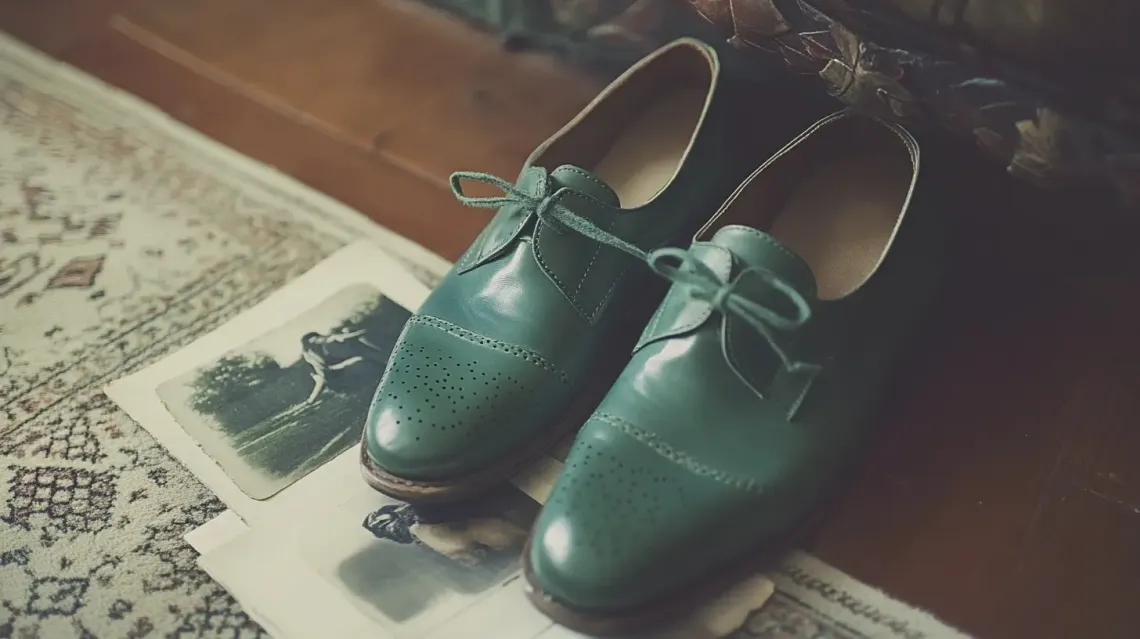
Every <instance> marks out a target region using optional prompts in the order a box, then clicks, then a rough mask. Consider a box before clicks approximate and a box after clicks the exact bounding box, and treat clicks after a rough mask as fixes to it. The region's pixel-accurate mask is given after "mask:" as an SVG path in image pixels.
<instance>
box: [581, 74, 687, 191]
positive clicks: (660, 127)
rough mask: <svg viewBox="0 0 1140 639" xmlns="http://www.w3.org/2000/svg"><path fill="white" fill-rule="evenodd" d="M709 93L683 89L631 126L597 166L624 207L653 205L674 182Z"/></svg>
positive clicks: (602, 177) (675, 92)
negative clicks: (650, 202) (652, 202)
mask: <svg viewBox="0 0 1140 639" xmlns="http://www.w3.org/2000/svg"><path fill="white" fill-rule="evenodd" d="M706 95H707V92H706V91H703V90H701V89H692V88H690V89H680V90H677V91H674V92H673V93H670V94H669V95H666V96H663V97H662V98H661V101H660V102H658V103H657V104H654V105H653V106H652V107H650V108H649V110H647V111H645V113H643V114H642V115H641V117H639V118H637V119H635V120H634V121H633V122H631V123H630V125H629V128H627V129H626V130H625V131H623V132H622V133H621V134H620V135H619V136H618V138H617V139H616V140H614V143H613V146H611V147H610V149H609V151H607V152H606V154H605V156H603V157H602V159H601V161H599V162H598V164H597V166H596V167H594V174H595V175H597V176H598V177H599V178H601V179H602V181H603V182H605V183H606V184H609V185H610V188H612V189H613V190H614V192H615V193H617V196H618V200H619V201H620V202H621V205H622V208H627V209H632V208H637V207H639V206H642V205H644V204H646V203H648V202H649V201H650V200H652V199H653V198H655V197H657V194H658V193H660V192H661V191H663V190H664V189H665V187H666V186H667V185H668V184H669V182H671V181H672V180H673V176H674V175H676V173H677V169H679V168H680V167H681V160H683V159H684V157H685V151H686V150H688V148H689V141H690V140H691V139H692V137H693V131H694V129H695V128H696V124H697V122H698V121H699V120H700V117H701V111H702V110H703V109H704V106H705V97H706Z"/></svg>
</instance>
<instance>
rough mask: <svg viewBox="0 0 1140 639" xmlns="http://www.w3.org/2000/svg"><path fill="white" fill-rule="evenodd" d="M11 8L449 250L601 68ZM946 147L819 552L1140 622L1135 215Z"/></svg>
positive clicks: (440, 26) (368, 8) (985, 607)
mask: <svg viewBox="0 0 1140 639" xmlns="http://www.w3.org/2000/svg"><path fill="white" fill-rule="evenodd" d="M0 29H3V30H4V31H7V32H9V33H11V34H13V35H16V36H17V37H20V38H22V39H24V40H25V41H27V42H29V43H31V44H33V45H35V46H36V47H39V48H40V49H42V50H44V51H45V52H47V53H48V54H50V55H52V56H55V57H57V58H60V59H62V60H65V61H68V62H70V63H72V64H75V65H77V66H79V67H81V68H83V69H85V70H87V71H88V72H90V73H92V74H94V75H96V76H99V77H101V78H103V79H104V80H106V81H108V82H110V83H112V84H115V85H118V86H120V87H123V88H125V89H127V90H129V91H131V92H133V93H135V94H137V95H139V96H141V97H142V98H144V99H146V100H148V101H150V102H152V103H154V104H155V105H157V106H158V107H160V108H162V109H163V110H165V111H167V112H169V113H170V114H172V115H173V116H174V117H176V118H178V119H179V120H182V121H184V122H186V123H189V124H190V125H192V126H194V127H196V128H198V129H200V130H201V131H203V132H205V133H206V134H208V135H210V136H212V137H214V138H217V139H219V140H221V141H222V142H224V143H226V144H228V145H230V146H232V147H234V148H236V149H238V150H239V151H241V152H243V153H246V154H248V155H250V156H253V157H255V158H257V159H260V160H262V161H264V162H266V163H268V164H271V165H274V166H277V167H278V168H280V169H281V170H283V171H285V172H286V173H289V174H292V175H294V176H295V177H297V178H298V179H300V180H301V181H303V182H305V183H307V184H309V185H311V186H313V187H315V188H317V189H319V190H321V191H323V192H325V193H328V194H329V195H332V196H333V197H336V198H338V199H340V200H342V201H344V202H346V203H347V204H349V205H350V206H353V207H355V208H357V209H359V210H361V211H363V212H364V213H366V214H367V215H369V216H370V217H372V218H374V219H376V220H377V221H378V222H380V223H382V224H384V225H386V226H388V227H389V228H392V229H394V230H396V231H397V232H400V233H403V234H405V235H407V236H408V237H410V238H412V239H413V240H415V241H417V242H420V243H422V244H424V245H426V246H428V247H430V248H432V249H434V250H436V251H438V252H439V253H440V254H441V255H444V256H445V257H448V258H452V259H453V258H455V257H456V256H458V255H459V253H460V252H461V251H462V250H463V249H464V248H465V246H466V245H467V243H468V242H470V241H471V239H472V238H473V237H474V236H475V234H476V233H477V231H478V230H479V228H480V227H481V225H482V224H483V223H484V222H485V221H486V219H487V215H486V213H481V212H475V211H471V210H466V209H463V208H462V207H460V206H458V205H457V204H456V203H455V202H454V200H453V199H452V197H451V195H450V193H449V192H448V190H447V187H446V177H447V175H448V173H449V172H450V171H452V170H456V169H473V170H483V171H489V172H495V173H498V174H500V175H506V176H510V175H513V174H515V173H516V171H517V167H518V164H519V163H520V162H521V161H522V159H523V158H524V157H525V156H526V155H527V153H528V152H529V150H530V149H531V148H532V147H533V146H534V145H535V144H537V143H538V142H539V141H541V140H542V139H543V138H545V137H546V135H548V134H549V133H550V132H551V131H552V130H554V129H555V128H557V127H558V126H560V125H561V124H562V123H563V122H564V121H565V120H566V119H567V118H569V117H570V116H571V115H572V114H573V113H575V112H576V111H577V110H578V109H579V108H580V107H581V106H582V105H583V104H584V103H585V102H586V101H587V100H589V98H590V97H591V96H592V94H593V92H594V91H595V90H596V88H597V86H598V84H597V82H596V81H595V80H592V79H589V78H586V77H584V76H582V75H581V74H579V73H576V72H573V71H571V70H568V69H566V68H563V67H562V66H560V65H559V64H558V63H557V62H555V61H553V60H550V59H547V58H545V57H543V56H541V55H536V54H525V55H522V54H510V53H506V52H504V51H503V50H502V49H501V48H500V47H499V46H498V45H497V43H496V42H495V40H494V39H493V38H491V37H487V36H484V35H481V34H478V33H476V32H474V31H472V30H470V29H468V28H466V27H465V26H463V25H461V24H458V23H457V22H455V21H453V20H450V19H448V18H446V17H443V16H440V15H437V14H434V13H432V12H430V11H427V10H424V9H421V8H419V7H415V6H414V5H409V4H405V3H402V2H395V1H383V0H273V1H270V0H196V1H195V2H184V1H179V0H146V1H143V0H40V1H38V2H14V1H12V2H4V3H0ZM741 99H742V102H741V112H742V113H753V114H755V117H753V118H752V119H751V120H749V121H748V122H747V123H746V125H745V126H746V128H747V129H748V130H749V131H762V130H769V131H771V130H773V129H774V130H775V132H776V134H777V135H781V136H784V137H787V138H790V137H792V135H793V134H794V133H796V131H794V130H792V129H791V128H788V129H787V130H783V129H781V128H780V127H788V126H791V125H788V124H787V118H781V117H776V116H775V115H773V114H774V113H775V112H777V111H779V107H780V100H781V96H780V95H779V93H776V92H766V91H764V90H763V89H762V88H761V89H759V90H757V91H756V92H755V95H752V96H743V97H742V98H741ZM749 100H751V101H750V102H749ZM742 137H747V136H742ZM928 159H932V160H933V161H932V162H931V163H930V164H928V166H927V168H928V169H929V170H931V171H937V172H938V178H939V179H941V180H944V181H945V182H946V184H947V191H946V193H947V195H946V201H945V205H946V207H947V208H948V209H950V213H952V214H954V215H955V216H956V217H957V218H958V219H959V222H960V224H959V231H960V232H959V233H958V241H957V243H956V264H955V268H954V270H953V274H952V276H951V278H950V282H949V283H948V284H947V286H946V290H945V294H944V295H943V298H942V302H941V304H940V306H939V308H938V309H937V312H936V313H935V317H934V318H933V319H932V321H931V322H930V325H929V327H928V330H927V331H926V334H925V335H924V337H923V340H922V343H921V346H920V348H918V349H916V351H915V354H914V357H913V358H912V361H911V362H910V364H909V365H908V367H907V369H906V370H905V371H904V374H903V375H901V376H900V382H899V384H898V385H897V388H896V389H895V392H894V394H893V396H892V398H891V399H890V401H889V402H888V403H887V407H886V410H885V413H884V420H885V421H886V422H887V423H886V424H885V428H886V430H885V431H884V439H883V443H882V445H881V446H879V447H878V448H877V449H876V452H875V453H874V454H873V455H872V457H871V459H870V460H869V462H868V464H867V468H866V471H865V472H864V473H863V474H862V476H861V477H860V479H859V480H858V481H856V482H855V485H854V486H852V488H851V491H850V494H849V495H848V496H847V498H846V499H845V500H844V501H843V503H842V504H841V505H840V506H839V507H838V508H837V509H836V511H835V512H834V513H833V515H832V516H831V517H830V519H829V521H828V522H827V524H826V525H825V527H824V529H823V530H822V531H821V533H820V535H819V538H818V539H817V540H816V541H815V542H814V544H813V547H812V551H813V552H815V553H817V554H818V555H820V556H821V557H822V558H823V559H825V560H827V561H829V562H831V563H833V564H834V565H836V566H838V567H839V568H841V569H843V570H845V571H847V572H849V573H851V574H852V575H854V576H856V577H858V578H860V579H863V580H865V581H867V582H869V583H871V584H873V585H875V586H878V587H881V588H883V589H885V590H886V591H887V592H888V593H890V594H892V595H894V596H896V597H899V598H902V599H904V600H906V601H908V602H911V603H913V604H915V605H918V606H921V607H924V608H927V609H929V610H931V611H933V612H934V613H935V614H937V615H938V616H940V617H942V618H944V619H946V620H947V621H949V622H951V623H953V624H955V625H959V626H961V627H962V628H964V629H965V630H967V631H970V632H971V633H975V634H977V635H979V636H982V637H1009V638H1018V639H1021V638H1025V639H1044V638H1052V637H1057V638H1066V639H1068V638H1074V637H1079V638H1082V639H1085V638H1087V639H1098V638H1117V637H1119V638H1122V639H1124V638H1127V639H1131V638H1133V637H1136V636H1137V632H1138V631H1137V630H1136V628H1137V627H1138V621H1137V619H1138V617H1140V396H1138V394H1137V390H1140V302H1138V301H1137V300H1138V299H1140V287H1138V286H1137V284H1138V282H1140V265H1138V264H1137V262H1138V261H1140V255H1137V253H1136V251H1135V246H1136V243H1137V238H1140V225H1138V224H1137V223H1136V221H1135V220H1136V219H1140V215H1138V214H1134V215H1131V216H1129V215H1124V214H1122V213H1120V212H1118V211H1115V210H1113V209H1112V208H1110V207H1107V206H1105V205H1103V204H1100V203H1097V202H1096V201H1094V200H1091V199H1088V198H1081V197H1076V196H1061V195H1056V194H1042V193H1038V192H1034V191H1031V190H1029V189H1028V188H1026V187H1023V186H1021V185H1019V184H1015V183H1013V182H1011V181H1010V180H1009V179H1007V178H1006V177H1005V176H1003V175H1001V174H999V173H996V172H993V171H991V170H990V169H989V166H988V164H987V163H983V162H974V161H972V160H973V156H972V155H971V154H970V152H969V151H964V150H953V151H950V152H947V153H945V154H942V155H940V154H939V150H938V149H934V151H932V152H928Z"/></svg>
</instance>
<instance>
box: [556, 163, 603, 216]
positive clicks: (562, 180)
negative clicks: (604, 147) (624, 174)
mask: <svg viewBox="0 0 1140 639" xmlns="http://www.w3.org/2000/svg"><path fill="white" fill-rule="evenodd" d="M550 181H551V182H552V183H553V184H552V186H553V187H554V190H555V191H557V190H558V189H560V188H568V189H570V190H571V191H577V192H579V193H582V194H584V195H589V196H590V197H592V198H594V199H596V200H601V201H602V202H605V203H606V204H608V205H609V206H613V207H615V208H616V207H620V206H621V202H620V201H619V200H618V196H617V194H616V193H614V191H613V189H611V188H610V187H609V185H607V184H606V183H605V182H603V181H602V180H601V178H599V177H597V176H596V175H594V174H592V173H590V172H589V171H587V170H585V169H580V168H578V167H576V166H572V165H569V164H564V165H562V166H560V167H558V168H557V169H554V171H553V172H552V173H551V174H550Z"/></svg>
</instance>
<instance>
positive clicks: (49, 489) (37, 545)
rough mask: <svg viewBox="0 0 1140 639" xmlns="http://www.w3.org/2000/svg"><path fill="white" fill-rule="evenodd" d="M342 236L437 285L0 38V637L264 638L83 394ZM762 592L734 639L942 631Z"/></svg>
mask: <svg viewBox="0 0 1140 639" xmlns="http://www.w3.org/2000/svg"><path fill="white" fill-rule="evenodd" d="M360 237H371V238H373V239H375V240H376V241H377V242H378V243H380V244H381V245H383V246H385V247H387V248H388V249H389V250H390V251H391V252H392V253H393V254H394V255H395V256H396V257H399V258H401V259H402V261H404V262H405V263H406V264H407V265H408V266H409V268H411V269H412V270H413V273H415V274H416V276H417V277H418V278H420V279H421V280H423V281H424V282H425V283H427V284H429V285H431V284H433V283H434V282H433V279H434V278H433V276H432V273H433V272H438V269H439V268H440V265H441V264H442V260H440V259H439V258H438V257H437V256H433V255H430V254H425V253H423V252H422V249H418V247H415V246H414V245H411V244H410V243H408V242H406V241H404V240H401V239H400V238H398V237H396V236H394V235H392V234H391V233H389V232H387V231H385V230H384V229H382V228H379V227H377V226H375V225H374V224H372V223H370V222H369V221H368V220H366V219H364V218H363V217H362V216H360V215H359V214H357V213H354V212H352V211H350V210H348V209H347V208H345V207H343V206H341V205H339V204H337V203H336V202H333V201H332V200H330V199H328V198H325V197H323V196H321V195H319V194H317V193H314V192H312V191H310V190H309V189H306V188H304V187H302V186H301V185H299V184H297V183H296V182H294V181H292V180H291V179H289V178H287V177H285V176H282V175H281V174H279V173H277V172H275V171H273V170H271V169H269V168H268V167H265V166H263V165H260V164H257V163H255V162H253V161H251V160H249V159H246V158H243V157H241V156H240V155H238V154H236V153H234V152H233V151H230V150H227V149H225V148H224V147H222V146H220V145H218V144H216V143H213V142H211V141H209V140H207V139H206V138H204V137H203V136H201V135H199V134H197V133H195V132H193V131H191V130H189V129H187V128H186V127H183V126H182V125H179V124H178V123H176V122H173V121H172V120H170V119H169V118H167V117H166V116H164V115H163V114H161V113H160V112H158V111H157V110H155V109H154V108H152V107H149V106H147V105H145V104H143V103H141V102H140V101H138V100H137V99H135V98H133V97H131V96H129V95H126V94H124V93H122V92H119V91H115V90H113V89H110V88H108V87H106V86H105V85H103V84H101V83H98V82H96V81H94V80H92V79H90V78H88V77H86V76H83V75H82V74H79V73H77V72H75V71H73V70H71V69H69V68H67V67H64V66H62V65H59V64H57V63H54V62H52V61H50V60H48V59H46V58H44V57H43V56H41V55H39V54H37V53H34V52H32V51H30V50H29V49H27V48H25V47H24V46H23V45H20V44H18V43H16V42H15V41H13V40H11V39H8V38H6V37H3V36H2V35H0V638H7V637H20V638H28V639H31V638H37V639H38V638H42V639H48V638H51V639H66V638H68V637H107V638H115V639H118V638H123V637H126V638H137V637H144V636H145V637H202V636H209V637H233V638H239V637H260V636H265V632H264V631H263V630H262V629H261V628H260V627H258V625H257V624H256V623H254V622H253V621H252V620H251V619H250V618H249V617H248V616H247V615H246V614H245V613H244V612H243V611H242V610H241V607H240V606H239V605H238V604H237V603H236V602H235V601H234V600H233V599H232V598H231V597H230V596H229V595H228V594H227V593H226V591H225V590H224V589H223V588H222V587H221V586H219V585H218V584H216V583H215V582H214V581H212V580H211V579H210V578H209V577H208V576H207V575H206V574H204V573H203V572H201V571H200V570H199V569H198V567H197V566H196V563H195V560H196V555H195V553H194V551H193V550H192V549H191V548H190V547H189V546H188V545H187V544H186V543H185V542H184V541H183V539H182V536H183V534H185V533H186V532H187V531H189V530H190V529H192V528H194V527H197V526H199V525H201V524H203V523H205V522H206V521H207V520H209V519H211V518H212V517H213V516H215V515H216V514H218V513H220V512H221V511H222V510H224V506H223V505H222V504H221V503H220V502H219V501H218V500H217V499H216V498H214V497H213V495H212V494H210V492H209V491H208V490H206V489H205V488H204V487H202V486H201V484H199V483H198V482H197V480H195V479H194V477H192V476H191V475H190V474H189V473H188V472H187V471H186V470H185V469H184V468H183V467H182V466H180V465H179V464H178V463H176V462H175V461H174V460H173V459H172V458H171V457H170V456H169V455H168V454H167V453H166V452H165V450H163V449H162V448H161V447H160V445H159V444H158V443H157V442H156V441H155V440H154V439H153V438H151V437H150V435H148V434H147V433H146V432H145V431H144V430H142V429H141V428H139V427H138V426H137V425H135V424H134V423H133V422H132V421H131V420H130V419H129V418H128V417H127V416H126V415H125V414H124V413H122V412H121V411H119V410H118V408H117V407H115V406H114V405H113V404H112V403H111V402H110V401H109V400H108V399H107V398H106V396H105V395H104V394H103V392H102V390H101V388H102V386H103V385H104V384H106V383H108V382H110V381H112V380H114V379H117V378H119V377H121V376H123V375H125V374H127V373H129V372H131V371H132V370H134V369H137V368H140V367H142V366H144V365H146V364H148V363H150V362H152V361H154V360H156V359H158V358H159V357H161V356H163V355H164V354H166V353H168V352H170V351H172V350H173V349H176V348H178V347H179V346H181V345H184V344H186V343H188V342H190V341H192V340H193V339H194V338H196V337H198V336H200V335H202V334H203V333H205V332H208V331H210V330H211V329H213V328H215V327H216V326H218V325H219V324H220V323H222V322H224V321H225V320H227V319H229V318H230V317H232V316H234V315H236V314H237V313H239V312H240V311H242V310H244V309H246V308H248V307H249V306H251V305H253V304H254V303H256V302H257V301H259V300H261V299H262V298H264V297H265V296H266V295H268V294H269V293H270V292H272V291H274V290H275V289H277V288H279V287H281V286H282V285H283V284H284V283H285V282H287V281H289V280H290V279H292V278H294V277H295V276H297V275H299V274H301V273H303V272H305V271H307V270H308V269H310V268H311V267H313V266H314V265H316V264H317V263H318V262H320V261H321V260H322V259H323V258H324V257H326V256H327V255H329V254H330V253H332V252H333V251H334V250H336V249H337V248H339V247H341V246H343V245H345V244H347V243H348V242H350V241H352V240H356V239H359V238H360ZM444 268H446V267H445V266H444ZM772 579H773V581H775V582H776V585H777V588H778V592H777V594H776V595H775V596H774V597H773V598H772V599H771V600H769V602H768V604H766V606H765V607H764V608H763V609H762V610H761V611H759V612H758V613H756V614H753V615H752V616H750V617H749V619H748V622H747V623H746V624H745V627H744V628H742V629H740V630H739V631H738V632H737V633H736V634H734V635H733V636H734V637H753V638H758V639H809V638H810V639H868V638H876V639H877V638H880V637H882V638H894V637H898V638H902V637H906V638H908V639H921V638H923V637H931V638H947V637H957V636H960V635H958V634H957V633H955V632H954V631H953V630H952V629H950V628H947V627H946V626H943V625H941V624H939V623H938V622H937V621H936V620H934V619H933V618H931V617H929V616H928V615H926V614H925V613H922V612H921V611H918V610H914V609H912V608H910V607H908V606H906V605H904V604H901V603H899V602H897V601H894V600H891V599H890V598H888V597H886V596H885V595H882V594H881V593H878V592H877V591H875V590H873V589H871V588H869V587H867V586H865V585H863V584H861V583H859V582H857V581H855V580H853V579H851V578H850V577H848V576H847V575H844V574H842V573H840V572H838V571H835V570H834V569H832V568H830V567H828V566H826V565H825V564H822V563H821V562H819V561H818V560H815V559H813V558H811V557H810V556H807V555H801V554H797V555H793V556H792V557H790V558H789V561H788V562H787V563H786V564H785V565H784V566H783V567H782V568H781V569H780V570H779V571H777V572H776V573H774V574H773V575H772Z"/></svg>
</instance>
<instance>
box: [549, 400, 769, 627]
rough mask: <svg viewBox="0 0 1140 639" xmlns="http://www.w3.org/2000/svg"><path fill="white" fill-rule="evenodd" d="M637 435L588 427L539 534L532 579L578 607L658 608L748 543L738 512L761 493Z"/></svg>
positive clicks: (594, 422) (609, 426)
mask: <svg viewBox="0 0 1140 639" xmlns="http://www.w3.org/2000/svg"><path fill="white" fill-rule="evenodd" d="M630 433H631V431H629V430H622V429H621V428H618V427H615V426H614V424H613V423H612V421H600V420H598V419H597V417H595V418H593V419H591V421H590V422H589V423H587V424H586V426H585V427H583V429H582V432H581V433H580V434H579V436H578V439H577V441H576V443H575V445H574V447H573V449H572V450H571V452H570V455H569V456H568V457H567V460H566V466H565V468H564V469H563V471H562V473H561V475H560V476H559V479H558V481H557V483H556V485H555V487H554V489H553V491H552V492H551V495H550V498H549V499H548V500H547V502H546V505H545V507H544V509H543V511H542V514H541V515H540V517H539V520H538V522H537V523H536V525H535V528H534V531H533V534H532V538H531V543H530V554H529V556H528V560H529V565H530V571H531V573H530V574H531V579H532V580H533V581H534V582H535V585H536V586H537V587H538V588H540V589H541V590H542V591H543V592H544V593H545V594H546V595H548V596H550V597H552V598H553V599H555V600H557V601H559V602H561V603H563V604H564V605H567V606H570V607H572V608H576V609H580V610H587V611H598V612H604V611H606V610H614V609H628V608H633V607H637V606H639V605H648V604H651V603H655V602H656V601H657V600H659V599H660V598H661V597H664V596H668V595H669V594H671V593H672V592H674V591H677V590H678V589H681V588H683V587H684V586H686V584H688V583H689V582H690V581H691V580H693V579H695V578H698V577H700V576H702V574H703V573H705V572H707V571H708V568H709V566H712V565H718V564H721V563H722V562H724V561H726V560H728V559H730V558H731V557H732V556H733V554H734V553H738V552H740V550H741V544H744V543H746V541H745V540H744V539H743V538H738V537H737V536H736V535H734V534H733V533H732V529H731V527H732V526H733V524H734V521H733V519H734V517H733V514H734V513H736V514H739V513H741V512H742V510H747V508H748V507H749V503H750V500H751V498H752V497H754V495H752V494H750V493H749V492H748V491H747V490H745V489H743V488H741V487H738V486H732V485H729V484H726V483H725V482H724V481H722V480H721V479H718V478H716V477H712V476H708V475H705V476H701V475H700V474H699V468H697V469H694V467H692V466H690V467H686V466H684V465H681V464H679V463H678V458H676V457H674V458H672V459H671V458H670V457H669V451H668V450H667V449H665V448H662V447H659V446H658V447H655V446H654V445H652V442H651V441H648V440H646V439H644V438H638V437H635V436H633V435H631V434H630ZM695 470H696V471H697V472H696V473H695V472H694V471H695Z"/></svg>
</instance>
